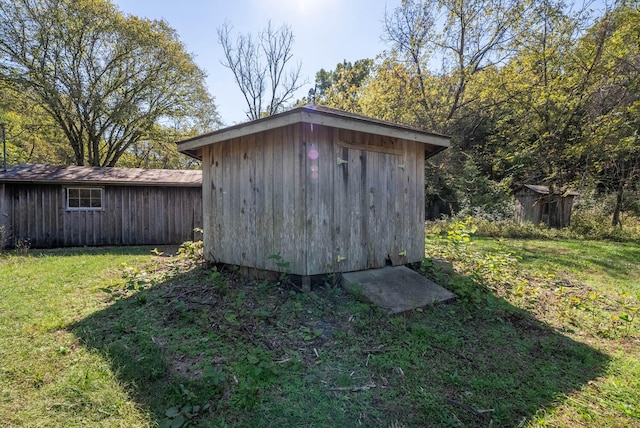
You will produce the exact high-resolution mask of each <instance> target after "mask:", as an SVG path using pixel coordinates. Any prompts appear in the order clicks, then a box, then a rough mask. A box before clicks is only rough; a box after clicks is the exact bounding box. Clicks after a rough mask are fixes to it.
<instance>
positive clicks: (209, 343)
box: [70, 269, 608, 427]
mask: <svg viewBox="0 0 640 428" xmlns="http://www.w3.org/2000/svg"><path fill="white" fill-rule="evenodd" d="M70 328H71V331H72V332H73V333H74V334H75V335H76V336H77V337H79V338H80V339H81V340H82V341H83V343H84V344H85V345H86V346H87V347H88V348H90V349H93V350H96V351H98V352H99V353H100V354H102V355H104V356H105V357H106V358H107V359H109V360H110V361H111V363H112V365H113V367H114V369H115V371H116V372H117V373H118V376H119V378H120V379H121V381H122V382H124V383H125V384H126V385H127V386H128V387H129V389H130V391H131V394H132V397H134V399H135V400H136V401H137V402H138V403H139V404H140V405H141V406H142V407H143V408H145V409H148V410H149V412H150V414H151V415H152V417H153V419H154V420H155V422H157V423H160V424H162V423H165V424H167V426H171V424H174V425H173V426H186V425H185V424H186V423H191V424H193V425H196V426H227V425H230V426H355V425H358V424H361V425H363V426H385V427H387V426H390V425H393V426H465V427H466V426H489V425H491V426H509V427H511V426H518V425H519V424H523V423H524V422H526V421H528V420H530V419H531V418H533V417H535V416H536V415H538V414H539V412H541V411H544V410H545V409H550V408H553V407H554V406H555V405H556V404H557V403H558V402H561V401H562V400H563V397H564V396H566V395H568V394H571V393H572V392H573V391H575V390H577V389H580V388H581V387H582V386H583V385H585V384H586V383H587V382H589V381H590V380H592V379H595V378H597V377H598V376H600V375H602V374H603V372H604V371H605V369H606V366H607V363H608V358H607V357H606V355H604V354H602V353H600V352H599V351H597V350H595V349H593V348H591V347H589V346H587V345H585V344H583V343H579V342H576V341H574V340H572V339H570V338H568V337H566V336H563V335H562V334H560V333H558V332H557V331H555V330H553V329H552V328H550V327H549V326H547V325H545V324H543V323H541V322H540V321H538V320H537V319H535V318H534V317H533V316H531V315H530V314H529V313H528V312H526V311H523V310H521V309H518V308H516V307H514V306H512V305H510V304H509V303H507V302H506V301H504V300H500V299H497V298H495V297H493V296H490V295H485V296H484V297H483V300H482V302H481V303H478V302H477V301H476V302H475V303H471V302H467V301H464V300H459V301H457V302H454V303H452V304H448V305H445V306H437V307H431V308H426V309H424V310H422V311H414V312H411V313H407V314H405V315H399V316H391V317H390V316H388V315H386V314H384V313H382V312H381V311H380V310H378V309H377V308H374V307H372V306H370V305H369V304H367V303H364V302H361V301H359V300H358V299H357V298H355V297H354V296H351V295H349V294H347V293H346V292H344V291H343V290H342V289H341V288H339V287H333V286H329V285H327V286H321V287H315V288H314V291H313V292H311V293H300V292H298V291H296V290H295V289H294V288H291V287H286V286H281V285H276V284H274V283H267V282H263V283H260V284H257V283H249V282H243V281H242V280H240V279H238V278H232V277H229V276H228V275H226V274H225V275H222V274H219V273H216V274H214V275H213V278H212V277H211V276H207V273H206V272H205V271H202V270H199V269H196V270H194V271H192V272H188V273H186V274H181V275H178V276H176V277H174V278H173V279H171V280H169V281H166V282H163V283H159V284H156V285H154V286H153V287H151V288H148V289H144V290H140V291H138V292H136V293H134V294H132V295H130V296H128V297H126V298H121V299H119V300H116V301H115V302H114V303H113V304H112V305H111V306H109V307H108V308H107V309H105V310H103V311H102V312H99V313H95V314H94V315H92V316H90V317H88V318H86V319H84V320H82V321H80V322H78V323H76V324H75V325H73V326H71V327H70ZM181 424H182V425H181Z"/></svg>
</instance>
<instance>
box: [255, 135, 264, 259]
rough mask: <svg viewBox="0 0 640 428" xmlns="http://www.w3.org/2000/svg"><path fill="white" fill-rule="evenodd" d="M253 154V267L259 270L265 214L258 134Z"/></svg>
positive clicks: (261, 158) (262, 252) (262, 154)
mask: <svg viewBox="0 0 640 428" xmlns="http://www.w3.org/2000/svg"><path fill="white" fill-rule="evenodd" d="M253 154H254V166H255V175H254V182H253V192H254V200H255V223H254V224H255V239H254V240H253V241H254V242H253V247H254V253H255V259H254V265H255V267H257V268H259V269H264V266H265V254H264V253H265V251H264V249H265V247H264V240H265V239H264V234H265V233H266V230H265V228H264V213H265V193H264V192H265V173H264V156H265V148H264V144H263V138H262V136H261V135H260V134H256V135H254V140H253Z"/></svg>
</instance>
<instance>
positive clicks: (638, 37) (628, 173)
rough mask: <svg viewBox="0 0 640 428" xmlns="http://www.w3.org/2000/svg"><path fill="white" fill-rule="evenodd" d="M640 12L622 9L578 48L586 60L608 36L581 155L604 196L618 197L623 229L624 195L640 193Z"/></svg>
mask: <svg viewBox="0 0 640 428" xmlns="http://www.w3.org/2000/svg"><path fill="white" fill-rule="evenodd" d="M639 21H640V10H639V9H637V8H635V7H631V6H627V5H624V4H622V5H620V6H619V7H617V8H616V9H615V10H613V11H611V12H608V13H607V14H605V16H604V17H602V19H601V20H600V21H599V22H598V23H597V24H596V25H595V26H594V27H593V28H592V29H591V30H590V31H589V32H588V33H587V35H586V36H585V37H584V38H583V39H582V40H581V43H580V44H579V46H578V49H577V50H578V55H579V56H580V57H583V56H585V55H588V52H592V51H594V50H595V49H598V47H599V46H600V44H599V37H598V35H599V34H602V32H603V31H607V33H608V34H609V37H607V39H606V40H605V43H603V44H602V47H601V48H600V50H601V52H602V54H601V57H602V64H601V66H600V67H599V68H598V69H596V70H595V71H594V74H596V76H597V79H596V80H595V82H594V84H593V85H592V86H591V88H590V96H589V98H588V99H589V105H588V110H587V118H588V120H587V123H588V125H587V130H588V132H589V133H590V137H591V138H590V139H589V140H588V141H587V142H586V144H585V146H584V147H583V150H582V151H581V153H580V154H581V155H582V158H583V159H588V160H589V161H590V162H589V166H590V173H591V174H593V176H594V178H595V179H596V181H597V185H598V188H599V189H600V190H601V192H603V193H605V192H606V193H608V192H613V193H614V194H615V203H614V206H613V209H612V219H611V223H612V225H613V226H621V225H622V221H621V212H622V209H623V206H624V203H625V195H626V194H628V193H630V192H633V191H634V190H639V189H638V188H635V189H634V187H637V186H638V179H640V28H639V27H638V22H639Z"/></svg>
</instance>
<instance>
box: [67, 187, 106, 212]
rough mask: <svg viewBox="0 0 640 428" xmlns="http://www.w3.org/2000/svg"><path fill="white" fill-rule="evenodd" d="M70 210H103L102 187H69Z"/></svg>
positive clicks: (68, 207)
mask: <svg viewBox="0 0 640 428" xmlns="http://www.w3.org/2000/svg"><path fill="white" fill-rule="evenodd" d="M67 209H68V210H101V209H102V189H101V188H99V187H68V188H67Z"/></svg>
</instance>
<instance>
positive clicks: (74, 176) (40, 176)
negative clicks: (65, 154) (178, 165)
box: [0, 165, 202, 187]
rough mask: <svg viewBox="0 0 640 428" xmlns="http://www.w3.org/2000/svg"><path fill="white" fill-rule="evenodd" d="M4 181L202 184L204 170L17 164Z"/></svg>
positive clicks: (4, 172) (0, 177)
mask: <svg viewBox="0 0 640 428" xmlns="http://www.w3.org/2000/svg"><path fill="white" fill-rule="evenodd" d="M0 182H3V183H24V182H28V183H47V184H76V185H101V184H102V185H128V186H176V187H200V186H202V171H197V170H177V169H141V168H106V167H90V166H54V165H16V166H12V167H9V168H7V169H6V170H3V169H0Z"/></svg>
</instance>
